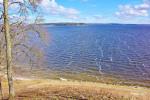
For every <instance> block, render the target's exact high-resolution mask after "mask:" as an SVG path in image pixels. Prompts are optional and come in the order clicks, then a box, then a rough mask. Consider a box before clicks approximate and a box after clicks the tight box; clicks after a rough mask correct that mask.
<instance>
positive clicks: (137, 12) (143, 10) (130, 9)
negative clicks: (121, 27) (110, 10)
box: [116, 0, 150, 18]
mask: <svg viewBox="0 0 150 100" xmlns="http://www.w3.org/2000/svg"><path fill="white" fill-rule="evenodd" d="M149 11H150V0H144V1H143V3H142V4H139V5H128V4H127V5H119V11H118V12H116V15H117V16H118V17H121V18H123V17H124V18H129V17H135V16H143V17H147V16H149Z"/></svg>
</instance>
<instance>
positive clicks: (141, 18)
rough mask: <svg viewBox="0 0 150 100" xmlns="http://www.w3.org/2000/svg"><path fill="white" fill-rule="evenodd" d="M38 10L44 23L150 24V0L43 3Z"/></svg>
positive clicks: (89, 0) (80, 0)
mask: <svg viewBox="0 0 150 100" xmlns="http://www.w3.org/2000/svg"><path fill="white" fill-rule="evenodd" d="M1 1H3V0H0V2H1ZM16 1H22V0H16ZM39 8H40V9H39V10H40V13H41V15H42V17H43V19H44V22H45V23H53V22H84V23H128V24H130V23H133V24H150V0H42V1H41V2H40V3H39ZM34 16H35V15H34V14H32V15H30V18H31V19H32V18H33V17H34Z"/></svg>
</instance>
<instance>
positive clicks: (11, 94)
mask: <svg viewBox="0 0 150 100" xmlns="http://www.w3.org/2000/svg"><path fill="white" fill-rule="evenodd" d="M3 6H4V30H5V32H4V33H5V42H6V63H7V78H8V86H9V100H13V99H14V96H15V93H14V86H13V77H12V65H11V61H12V50H11V49H12V48H11V37H10V33H9V29H10V28H9V17H8V0H3Z"/></svg>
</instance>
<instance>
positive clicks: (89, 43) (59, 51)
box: [45, 24, 150, 79]
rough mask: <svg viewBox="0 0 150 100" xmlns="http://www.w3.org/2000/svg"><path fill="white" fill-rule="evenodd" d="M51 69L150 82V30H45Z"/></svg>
mask: <svg viewBox="0 0 150 100" xmlns="http://www.w3.org/2000/svg"><path fill="white" fill-rule="evenodd" d="M45 27H46V28H47V29H48V31H49V33H50V37H51V40H50V42H49V46H48V48H47V49H46V52H47V54H46V56H47V62H48V67H49V68H53V69H56V70H67V71H76V72H87V73H93V74H94V73H96V72H98V73H107V74H110V75H112V74H113V75H120V76H123V77H130V78H136V79H150V26H148V25H112V24H108V25H94V24H93V25H82V26H63V25H62V26H50V25H46V26H45Z"/></svg>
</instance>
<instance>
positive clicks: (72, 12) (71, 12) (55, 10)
mask: <svg viewBox="0 0 150 100" xmlns="http://www.w3.org/2000/svg"><path fill="white" fill-rule="evenodd" d="M40 6H41V8H42V9H43V11H44V12H46V13H50V14H53V15H60V16H64V17H67V18H72V19H76V18H77V17H78V14H79V11H78V10H76V9H74V8H67V7H64V6H62V5H60V4H58V3H57V2H56V1H55V0H43V1H42V2H41V4H40Z"/></svg>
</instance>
